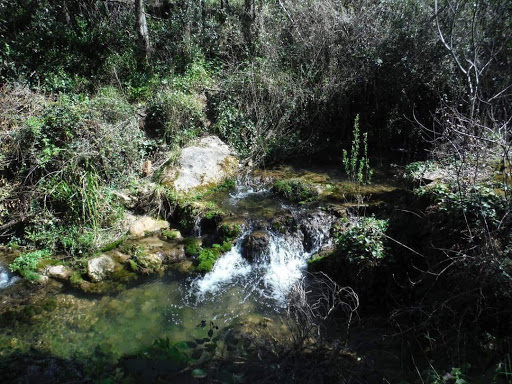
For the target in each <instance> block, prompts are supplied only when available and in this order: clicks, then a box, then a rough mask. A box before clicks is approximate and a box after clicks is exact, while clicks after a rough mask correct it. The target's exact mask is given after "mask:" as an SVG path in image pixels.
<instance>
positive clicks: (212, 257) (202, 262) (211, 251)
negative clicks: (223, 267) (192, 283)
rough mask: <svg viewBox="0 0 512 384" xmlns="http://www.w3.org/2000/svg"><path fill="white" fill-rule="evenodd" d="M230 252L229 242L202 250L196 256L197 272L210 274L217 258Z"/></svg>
mask: <svg viewBox="0 0 512 384" xmlns="http://www.w3.org/2000/svg"><path fill="white" fill-rule="evenodd" d="M229 250H231V242H229V241H224V242H223V243H222V244H213V245H212V247H211V248H203V249H201V251H200V252H199V255H198V256H197V263H198V264H197V271H199V272H210V271H211V270H212V268H213V265H214V264H215V261H217V259H218V258H219V256H220V255H221V254H223V253H225V252H228V251H229Z"/></svg>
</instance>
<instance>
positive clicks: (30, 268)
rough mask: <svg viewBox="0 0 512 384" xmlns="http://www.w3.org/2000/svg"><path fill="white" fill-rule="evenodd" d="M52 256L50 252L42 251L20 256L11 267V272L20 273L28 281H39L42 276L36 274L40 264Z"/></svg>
mask: <svg viewBox="0 0 512 384" xmlns="http://www.w3.org/2000/svg"><path fill="white" fill-rule="evenodd" d="M49 256H50V251H48V250H47V249H41V250H37V251H32V252H27V253H24V254H22V255H20V256H18V257H17V258H16V259H14V261H13V262H12V263H11V264H10V265H9V269H10V271H11V272H18V273H19V274H20V275H22V276H23V277H25V278H27V279H28V280H39V279H40V276H39V275H38V274H37V273H36V272H35V271H36V269H37V266H38V264H39V262H40V261H41V260H43V259H45V258H47V257H49Z"/></svg>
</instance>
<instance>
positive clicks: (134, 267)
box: [128, 259, 139, 272]
mask: <svg viewBox="0 0 512 384" xmlns="http://www.w3.org/2000/svg"><path fill="white" fill-rule="evenodd" d="M128 266H129V267H130V269H131V270H132V271H133V272H137V270H138V269H139V267H138V265H137V263H136V262H135V261H134V260H132V259H130V260H128Z"/></svg>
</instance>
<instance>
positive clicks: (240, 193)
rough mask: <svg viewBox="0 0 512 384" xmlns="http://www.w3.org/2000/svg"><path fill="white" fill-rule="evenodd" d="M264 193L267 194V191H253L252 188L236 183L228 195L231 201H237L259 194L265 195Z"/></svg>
mask: <svg viewBox="0 0 512 384" xmlns="http://www.w3.org/2000/svg"><path fill="white" fill-rule="evenodd" d="M265 192H267V190H266V189H263V188H262V189H255V188H254V187H250V186H248V185H241V184H238V183H237V184H236V185H235V188H234V190H233V191H232V192H230V193H229V197H230V198H231V200H233V201H238V200H242V199H245V198H246V197H247V196H250V195H256V194H261V193H265Z"/></svg>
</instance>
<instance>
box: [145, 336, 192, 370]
mask: <svg viewBox="0 0 512 384" xmlns="http://www.w3.org/2000/svg"><path fill="white" fill-rule="evenodd" d="M153 348H154V349H155V350H156V351H157V353H158V358H162V357H165V358H167V359H170V360H171V361H173V362H176V363H180V364H185V363H187V362H188V361H189V360H190V358H189V357H188V355H187V354H186V353H185V351H183V350H182V349H184V348H188V347H186V346H185V345H183V343H171V341H170V340H169V337H166V338H158V339H155V340H154V341H153ZM162 353H163V356H162ZM155 357H156V356H155Z"/></svg>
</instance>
